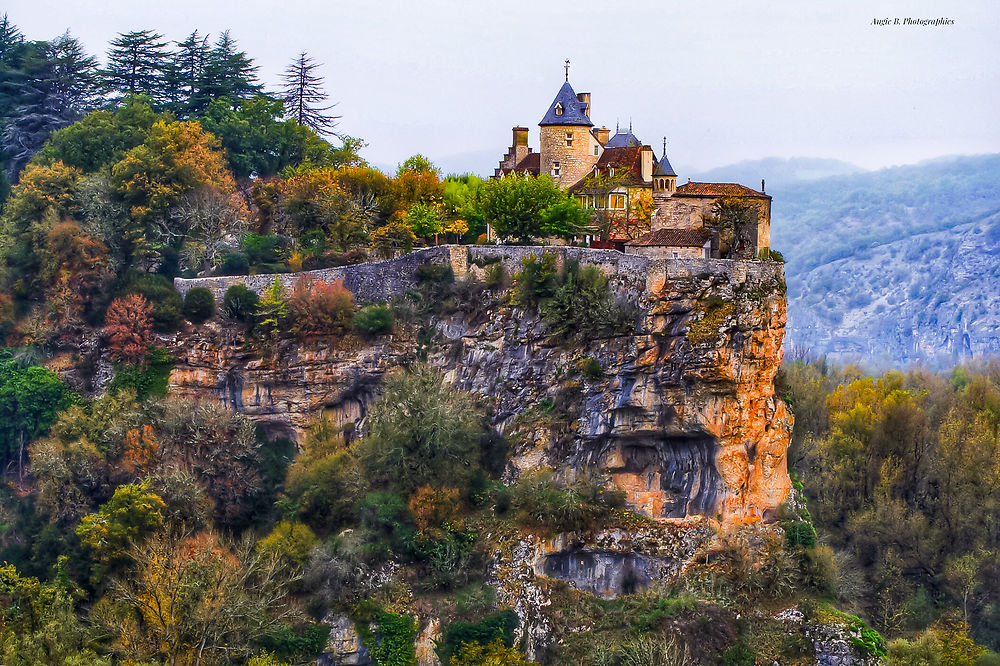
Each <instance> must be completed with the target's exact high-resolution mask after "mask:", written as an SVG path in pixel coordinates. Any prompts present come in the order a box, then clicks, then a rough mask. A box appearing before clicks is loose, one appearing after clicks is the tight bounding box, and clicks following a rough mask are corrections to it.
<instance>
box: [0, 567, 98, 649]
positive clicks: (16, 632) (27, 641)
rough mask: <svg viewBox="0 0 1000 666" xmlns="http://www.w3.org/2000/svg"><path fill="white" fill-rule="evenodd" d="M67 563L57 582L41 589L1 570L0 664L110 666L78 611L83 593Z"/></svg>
mask: <svg viewBox="0 0 1000 666" xmlns="http://www.w3.org/2000/svg"><path fill="white" fill-rule="evenodd" d="M65 566H66V561H65V558H60V562H59V570H58V576H57V580H56V582H54V583H42V582H39V580H38V579H37V578H31V577H26V576H21V575H20V574H19V573H18V572H17V569H15V568H14V566H13V565H11V564H6V563H4V565H3V566H0V662H2V663H3V664H4V665H5V666H39V665H42V664H44V665H46V666H83V665H84V664H88V665H92V666H111V660H110V659H107V658H103V657H99V656H98V655H97V654H95V653H94V651H93V649H92V648H91V645H92V643H93V637H92V636H91V635H90V633H89V632H88V631H87V628H86V627H85V626H84V625H83V624H82V623H81V622H80V619H79V617H78V616H77V614H76V612H75V609H74V596H76V594H77V593H78V592H79V590H77V589H76V588H74V587H73V585H72V584H71V583H69V581H68V578H67V577H66V572H65V570H64V569H65Z"/></svg>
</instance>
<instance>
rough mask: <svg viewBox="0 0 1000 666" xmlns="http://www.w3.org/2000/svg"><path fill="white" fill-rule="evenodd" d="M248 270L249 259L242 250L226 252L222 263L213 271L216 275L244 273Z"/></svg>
mask: <svg viewBox="0 0 1000 666" xmlns="http://www.w3.org/2000/svg"><path fill="white" fill-rule="evenodd" d="M249 272H250V259H248V258H247V255H245V254H244V253H242V252H234V253H232V254H227V255H226V258H225V259H223V260H222V265H221V266H219V268H218V270H216V271H215V274H216V275H246V274H247V273H249Z"/></svg>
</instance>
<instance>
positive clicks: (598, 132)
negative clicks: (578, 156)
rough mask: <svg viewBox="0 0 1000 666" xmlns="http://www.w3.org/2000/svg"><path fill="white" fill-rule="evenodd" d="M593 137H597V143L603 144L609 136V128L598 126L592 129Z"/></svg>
mask: <svg viewBox="0 0 1000 666" xmlns="http://www.w3.org/2000/svg"><path fill="white" fill-rule="evenodd" d="M594 138H595V139H597V143H599V144H601V145H602V146H603V145H605V144H606V143H607V142H608V139H610V138H611V130H609V129H608V128H607V127H598V128H596V129H595V130H594Z"/></svg>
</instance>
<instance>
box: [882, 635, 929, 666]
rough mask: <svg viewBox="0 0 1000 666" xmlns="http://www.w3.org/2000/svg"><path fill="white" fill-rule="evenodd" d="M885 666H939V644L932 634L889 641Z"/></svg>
mask: <svg viewBox="0 0 1000 666" xmlns="http://www.w3.org/2000/svg"><path fill="white" fill-rule="evenodd" d="M885 666H941V644H940V643H938V640H937V637H936V636H934V634H932V633H925V634H922V635H920V636H917V637H916V638H914V639H913V640H912V641H908V640H906V639H905V638H897V639H896V640H894V641H889V644H888V645H887V646H886V658H885Z"/></svg>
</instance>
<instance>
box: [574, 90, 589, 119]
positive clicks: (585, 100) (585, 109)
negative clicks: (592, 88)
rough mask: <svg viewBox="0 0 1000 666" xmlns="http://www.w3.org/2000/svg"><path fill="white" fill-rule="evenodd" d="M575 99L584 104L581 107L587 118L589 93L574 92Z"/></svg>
mask: <svg viewBox="0 0 1000 666" xmlns="http://www.w3.org/2000/svg"><path fill="white" fill-rule="evenodd" d="M576 100H577V101H578V102H581V103H583V104H585V105H586V106H584V107H583V112H584V113H585V114H587V117H588V118H589V117H590V93H577V94H576Z"/></svg>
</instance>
